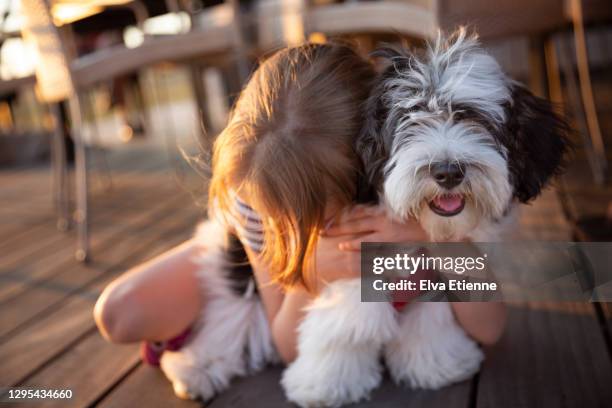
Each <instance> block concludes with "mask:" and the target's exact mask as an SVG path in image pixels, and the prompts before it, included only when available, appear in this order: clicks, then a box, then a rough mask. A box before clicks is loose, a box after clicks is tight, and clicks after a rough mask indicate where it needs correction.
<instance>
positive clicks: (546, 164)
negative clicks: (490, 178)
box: [502, 84, 571, 203]
mask: <svg viewBox="0 0 612 408" xmlns="http://www.w3.org/2000/svg"><path fill="white" fill-rule="evenodd" d="M570 131H571V129H570V127H569V125H568V124H567V123H566V122H565V120H563V118H562V117H561V116H560V115H559V114H558V113H556V112H555V110H554V109H553V106H552V105H551V103H550V102H549V101H547V100H544V99H542V98H538V97H537V96H535V95H533V94H532V93H531V92H530V91H529V90H527V89H526V88H525V87H523V86H521V85H519V84H513V85H512V104H511V106H510V107H509V109H508V118H507V121H506V126H505V130H504V135H503V136H502V139H503V140H502V143H503V144H504V145H505V147H506V149H507V151H508V165H509V169H510V174H511V177H512V183H513V185H514V195H515V197H516V198H517V199H518V200H519V201H520V202H523V203H526V202H528V201H529V200H531V199H533V198H535V197H536V196H537V195H538V194H540V191H541V190H542V188H543V187H544V185H545V184H546V183H547V182H548V181H549V180H550V178H551V177H552V176H553V175H555V174H557V173H559V172H560V170H561V169H562V164H563V162H564V161H563V159H564V156H565V154H566V153H567V151H568V149H569V148H570V142H569V140H568V136H569V133H570Z"/></svg>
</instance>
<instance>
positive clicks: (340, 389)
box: [281, 347, 382, 408]
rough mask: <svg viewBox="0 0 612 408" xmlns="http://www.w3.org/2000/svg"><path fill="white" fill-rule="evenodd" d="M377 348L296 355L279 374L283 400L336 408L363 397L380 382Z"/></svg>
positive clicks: (309, 406) (303, 404)
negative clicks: (281, 375)
mask: <svg viewBox="0 0 612 408" xmlns="http://www.w3.org/2000/svg"><path fill="white" fill-rule="evenodd" d="M378 356H379V354H378V351H377V350H375V349H372V348H367V347H364V348H362V349H359V350H357V349H354V350H348V351H347V350H343V351H338V350H333V351H332V350H330V351H328V352H327V353H325V354H321V355H318V356H316V355H308V356H300V357H298V358H297V359H296V360H295V361H294V362H293V363H292V364H291V365H290V366H289V367H288V368H287V369H286V370H285V372H284V373H283V377H282V380H281V384H282V386H283V388H284V389H285V394H286V396H287V399H288V400H289V401H291V402H294V403H295V404H297V405H299V406H300V407H303V408H305V407H308V408H312V407H338V406H340V405H344V404H349V403H354V402H357V401H360V400H362V399H365V398H367V397H368V396H369V394H370V392H371V391H372V390H373V389H374V388H376V387H377V386H378V385H379V384H380V381H381V377H382V375H381V371H382V368H381V366H380V363H379V358H378Z"/></svg>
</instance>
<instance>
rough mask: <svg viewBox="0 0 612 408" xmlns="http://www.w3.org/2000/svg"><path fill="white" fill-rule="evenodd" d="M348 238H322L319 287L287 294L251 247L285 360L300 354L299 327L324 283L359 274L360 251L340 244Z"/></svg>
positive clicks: (279, 349)
mask: <svg viewBox="0 0 612 408" xmlns="http://www.w3.org/2000/svg"><path fill="white" fill-rule="evenodd" d="M348 238H350V237H348ZM346 239H347V236H346V235H345V236H341V237H336V238H325V237H320V239H319V243H318V245H317V250H316V260H315V262H316V271H317V276H316V279H315V280H316V283H317V286H316V287H314V288H312V290H311V291H310V292H309V291H307V290H306V289H304V288H303V287H295V288H292V289H290V290H288V291H287V292H286V293H285V294H283V292H282V290H281V288H280V286H279V285H278V284H276V283H273V282H272V281H271V278H270V274H269V273H268V270H267V268H266V267H265V266H264V265H263V263H262V262H261V259H260V258H259V257H258V256H257V255H256V254H254V253H253V252H252V251H250V250H248V249H247V254H248V256H249V260H250V261H251V265H252V267H253V270H254V272H255V277H256V278H257V282H258V287H259V290H260V293H261V297H262V301H263V303H264V307H265V308H266V311H267V314H268V321H269V322H270V327H271V330H272V338H273V339H274V343H275V345H276V348H277V351H278V352H279V354H280V356H281V358H282V359H283V361H284V362H285V363H290V362H291V361H293V360H294V359H295V357H296V356H297V328H298V326H299V325H300V323H301V321H302V318H303V317H304V314H305V311H304V307H306V306H307V305H308V304H309V303H310V301H311V300H312V299H313V298H314V297H315V296H316V294H317V293H318V292H319V291H320V290H321V289H322V288H323V285H324V283H325V282H332V281H335V280H337V279H342V278H354V277H357V276H359V273H360V265H359V254H358V253H355V252H344V251H339V250H338V244H339V243H340V242H341V241H343V240H346Z"/></svg>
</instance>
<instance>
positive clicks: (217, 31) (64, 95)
mask: <svg viewBox="0 0 612 408" xmlns="http://www.w3.org/2000/svg"><path fill="white" fill-rule="evenodd" d="M23 9H24V14H25V15H26V16H27V20H28V24H27V28H26V33H27V35H29V36H30V38H32V39H33V40H34V42H36V44H37V45H38V49H39V52H40V53H41V55H42V57H43V61H45V63H44V64H38V69H37V71H36V79H37V86H38V88H39V89H40V90H43V89H44V90H45V92H41V93H40V96H41V97H42V99H43V100H44V101H47V102H55V101H59V100H64V99H68V100H69V102H70V103H69V106H70V118H71V122H72V130H73V138H74V140H75V149H76V157H75V164H76V167H75V173H76V176H75V181H76V202H77V208H76V213H75V220H76V222H77V235H78V238H77V251H76V257H77V259H79V260H82V261H84V260H86V259H87V258H88V256H89V240H88V233H89V231H88V202H87V191H88V181H87V159H86V148H85V145H84V143H83V141H82V124H81V120H82V105H83V97H82V93H83V91H84V90H85V89H87V88H89V87H91V86H93V85H95V84H98V83H101V82H104V81H107V80H109V79H111V78H114V77H117V76H120V75H125V74H128V73H132V72H136V71H138V70H140V69H142V68H144V67H148V66H152V65H154V64H157V63H160V62H167V61H186V62H187V61H190V60H193V59H202V58H205V57H219V56H221V55H224V54H228V53H229V54H236V57H237V60H238V61H239V63H240V64H241V65H242V66H243V67H248V65H246V64H245V62H244V60H243V58H245V56H244V54H243V53H242V51H241V50H242V47H243V46H244V41H243V38H242V37H241V33H242V32H241V30H240V29H239V28H238V29H237V28H236V21H237V19H235V18H234V16H235V15H236V13H237V12H238V6H237V1H233V0H230V1H228V2H227V3H224V4H222V5H219V6H215V7H213V8H211V9H212V10H208V11H204V12H202V13H201V15H198V16H196V17H194V18H199V19H202V20H203V22H204V24H195V27H196V28H195V29H193V30H192V31H189V32H186V33H182V34H174V35H167V36H156V37H145V39H144V42H143V43H142V44H141V45H140V46H138V47H135V48H127V47H126V46H124V45H117V46H111V47H108V48H105V49H101V50H99V51H95V52H93V53H91V54H87V55H85V56H83V57H79V58H76V59H74V60H72V61H70V60H69V58H68V53H67V50H66V44H64V43H63V41H62V40H63V39H62V37H61V36H60V35H59V32H58V30H57V28H56V27H55V26H54V25H53V22H52V18H51V14H50V10H49V5H48V3H47V2H46V1H44V0H24V1H23ZM207 16H208V17H209V18H208V19H207V18H206V17H207ZM47 60H48V61H49V62H46V61H47ZM243 73H244V75H246V72H244V70H243Z"/></svg>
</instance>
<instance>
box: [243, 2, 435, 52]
mask: <svg viewBox="0 0 612 408" xmlns="http://www.w3.org/2000/svg"><path fill="white" fill-rule="evenodd" d="M435 2H436V0H405V1H393V0H382V1H363V2H362V1H348V2H339V3H336V2H333V1H327V0H260V1H259V2H257V4H256V6H255V7H256V9H255V16H256V18H257V34H258V46H259V49H260V50H261V51H264V52H265V51H267V50H270V49H275V48H278V47H280V46H285V45H296V44H299V43H301V42H303V41H304V40H305V39H308V38H309V37H310V36H311V34H313V33H316V34H322V35H324V36H347V35H357V34H396V35H398V36H403V37H409V38H416V39H421V40H422V39H426V38H430V37H432V36H433V35H435V33H436V29H437V23H436V15H435V7H434V5H435Z"/></svg>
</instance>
